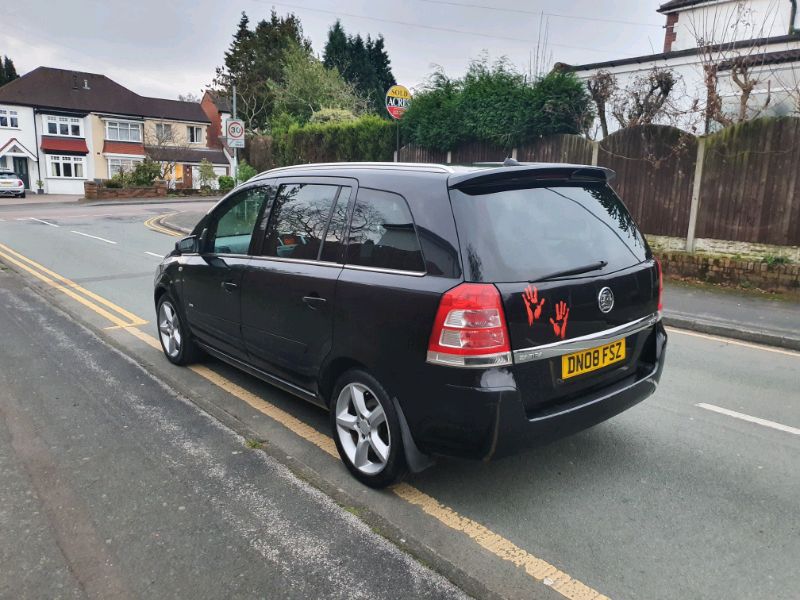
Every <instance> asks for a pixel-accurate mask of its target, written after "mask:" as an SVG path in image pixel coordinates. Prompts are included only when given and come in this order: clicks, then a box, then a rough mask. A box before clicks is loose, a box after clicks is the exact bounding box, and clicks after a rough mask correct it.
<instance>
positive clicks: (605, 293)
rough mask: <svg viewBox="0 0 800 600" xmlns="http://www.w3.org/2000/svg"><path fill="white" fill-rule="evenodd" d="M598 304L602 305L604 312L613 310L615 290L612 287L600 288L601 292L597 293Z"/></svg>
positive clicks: (601, 309)
mask: <svg viewBox="0 0 800 600" xmlns="http://www.w3.org/2000/svg"><path fill="white" fill-rule="evenodd" d="M597 306H599V307H600V312H602V313H608V312H611V309H612V308H614V292H612V291H611V288H608V287H604V288H603V289H602V290H600V293H599V294H597Z"/></svg>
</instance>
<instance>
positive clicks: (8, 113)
mask: <svg viewBox="0 0 800 600" xmlns="http://www.w3.org/2000/svg"><path fill="white" fill-rule="evenodd" d="M0 118H5V120H6V124H5V125H3V124H2V123H0V129H19V128H20V127H19V111H17V110H11V109H10V108H0ZM12 119H13V120H14V121H16V124H14V123H12Z"/></svg>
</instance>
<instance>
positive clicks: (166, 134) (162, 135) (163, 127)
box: [156, 123, 172, 142]
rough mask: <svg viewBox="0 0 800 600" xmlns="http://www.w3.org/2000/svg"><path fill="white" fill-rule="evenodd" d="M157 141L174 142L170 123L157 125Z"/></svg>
mask: <svg viewBox="0 0 800 600" xmlns="http://www.w3.org/2000/svg"><path fill="white" fill-rule="evenodd" d="M156 140H157V141H158V142H169V141H172V125H171V124H170V123H156Z"/></svg>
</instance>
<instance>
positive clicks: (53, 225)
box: [28, 217, 61, 227]
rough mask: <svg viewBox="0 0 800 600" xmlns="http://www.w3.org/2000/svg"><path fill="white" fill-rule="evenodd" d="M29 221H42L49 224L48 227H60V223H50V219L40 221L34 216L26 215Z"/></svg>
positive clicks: (40, 221) (40, 220)
mask: <svg viewBox="0 0 800 600" xmlns="http://www.w3.org/2000/svg"><path fill="white" fill-rule="evenodd" d="M28 218H29V219H30V220H31V221H36V222H37V223H44V224H45V225H50V227H61V225H56V224H55V223H51V222H50V221H42V219H37V218H36V217H28Z"/></svg>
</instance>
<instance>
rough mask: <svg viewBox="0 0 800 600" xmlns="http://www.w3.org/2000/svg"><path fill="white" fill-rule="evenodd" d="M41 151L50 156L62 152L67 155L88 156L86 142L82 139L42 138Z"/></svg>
mask: <svg viewBox="0 0 800 600" xmlns="http://www.w3.org/2000/svg"><path fill="white" fill-rule="evenodd" d="M42 150H44V151H45V152H48V153H50V154H52V153H54V152H64V153H67V154H89V148H87V147H86V140H84V139H83V138H68V137H51V136H46V135H43V136H42Z"/></svg>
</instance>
